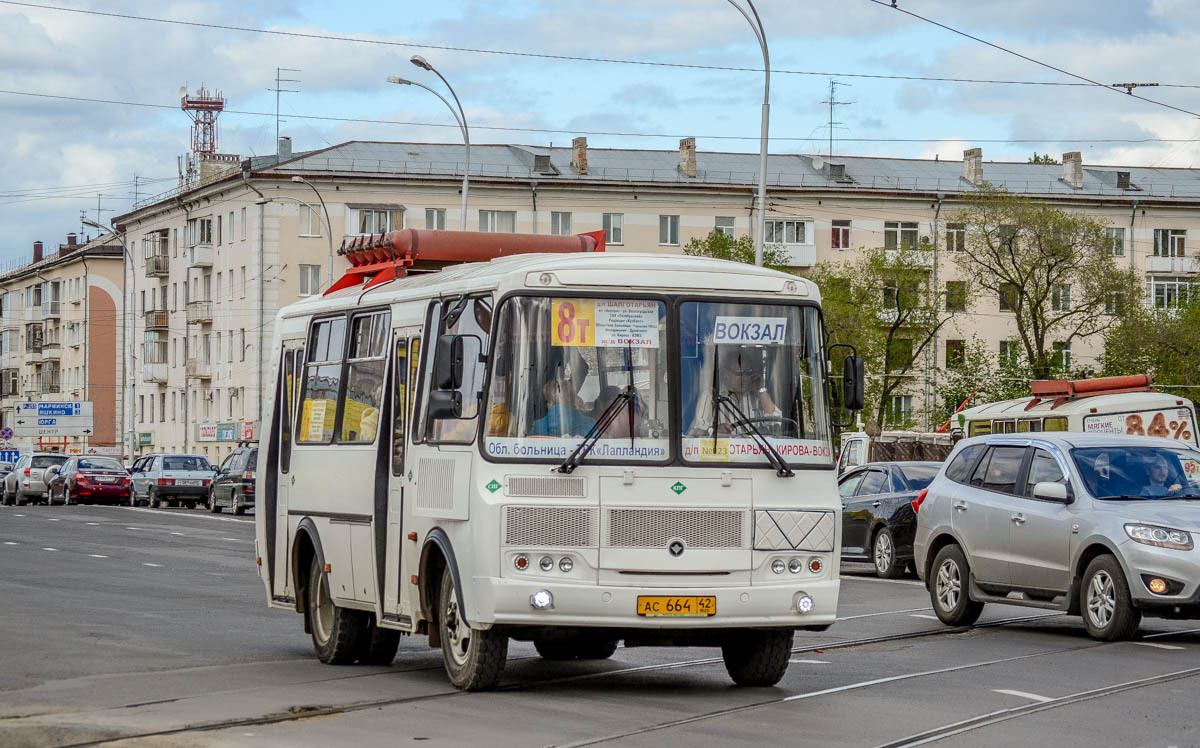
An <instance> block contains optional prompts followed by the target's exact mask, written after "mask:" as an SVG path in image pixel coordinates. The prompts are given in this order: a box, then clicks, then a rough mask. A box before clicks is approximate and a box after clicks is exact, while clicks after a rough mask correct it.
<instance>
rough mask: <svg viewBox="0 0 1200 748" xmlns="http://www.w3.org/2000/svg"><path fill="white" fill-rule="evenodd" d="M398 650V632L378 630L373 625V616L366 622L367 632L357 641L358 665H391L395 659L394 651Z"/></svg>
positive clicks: (378, 628)
mask: <svg viewBox="0 0 1200 748" xmlns="http://www.w3.org/2000/svg"><path fill="white" fill-rule="evenodd" d="M399 648H400V632H399V631H397V630H395V629H385V628H380V627H379V626H378V625H377V624H376V623H375V618H374V616H372V617H371V620H370V621H368V622H367V630H366V631H365V632H363V636H362V638H361V639H360V640H359V647H358V650H359V651H358V663H359V664H360V665H382V666H387V665H391V664H392V660H394V659H396V650H397V649H399Z"/></svg>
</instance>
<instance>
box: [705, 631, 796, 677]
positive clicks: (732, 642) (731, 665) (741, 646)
mask: <svg viewBox="0 0 1200 748" xmlns="http://www.w3.org/2000/svg"><path fill="white" fill-rule="evenodd" d="M791 656H792V631H791V629H788V630H785V631H777V630H770V631H755V630H753V629H751V630H743V631H734V632H730V634H729V636H727V637H726V639H725V641H724V642H723V643H722V644H721V657H722V658H723V659H724V660H725V670H726V671H727V672H728V673H729V677H730V678H732V679H733V682H734V683H736V684H738V685H739V686H773V685H775V684H776V683H778V682H779V681H780V679H782V678H783V674H784V673H785V672H787V668H788V661H789V660H790V659H791Z"/></svg>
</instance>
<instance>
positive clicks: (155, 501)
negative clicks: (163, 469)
mask: <svg viewBox="0 0 1200 748" xmlns="http://www.w3.org/2000/svg"><path fill="white" fill-rule="evenodd" d="M146 503H147V504H149V505H150V508H151V509H158V508H159V507H161V506H162V500H161V499H159V498H158V493H157V492H155V490H154V489H153V488H151V489H149V490H148V491H147V492H146Z"/></svg>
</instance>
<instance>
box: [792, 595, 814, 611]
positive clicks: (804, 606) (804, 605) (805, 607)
mask: <svg viewBox="0 0 1200 748" xmlns="http://www.w3.org/2000/svg"><path fill="white" fill-rule="evenodd" d="M813 605H814V603H813V599H812V598H811V597H809V596H808V595H805V594H803V593H801V594H800V596H799V597H797V598H796V610H797V612H800V613H811V612H812V609H813Z"/></svg>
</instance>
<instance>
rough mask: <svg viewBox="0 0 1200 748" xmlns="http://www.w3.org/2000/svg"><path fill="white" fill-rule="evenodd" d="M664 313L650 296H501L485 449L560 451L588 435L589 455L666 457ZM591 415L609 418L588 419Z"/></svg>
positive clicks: (532, 453) (516, 453)
mask: <svg viewBox="0 0 1200 748" xmlns="http://www.w3.org/2000/svg"><path fill="white" fill-rule="evenodd" d="M666 316H667V307H666V304H664V303H663V302H661V301H655V300H649V299H631V298H575V297H532V296H522V297H515V298H510V299H508V300H507V301H505V302H504V305H503V306H502V307H501V310H500V321H499V324H498V325H497V328H496V330H497V332H496V339H495V354H494V358H493V363H492V376H491V383H490V387H489V393H488V399H487V402H488V405H487V411H486V417H487V420H486V426H485V428H484V438H483V444H484V449H485V450H486V451H487V453H488V454H489V455H491V456H494V457H499V458H518V459H520V458H535V459H563V458H566V457H567V456H568V455H570V454H571V452H572V451H573V450H574V449H575V448H576V447H577V446H578V445H579V443H580V442H581V441H583V440H584V438H585V437H588V436H589V435H591V436H592V437H593V438H596V442H595V445H594V446H593V447H592V449H591V451H590V453H589V454H588V455H587V460H588V461H589V462H599V461H605V460H620V461H622V462H628V461H643V462H647V461H649V462H661V461H664V460H666V459H667V458H668V457H669V456H670V435H669V434H668V430H667V429H668V427H667V424H668V423H669V418H668V412H669V407H670V405H669V400H670V397H669V389H668V388H669V381H668V379H669V377H668V367H667V332H666ZM622 395H625V397H623V398H622V397H621V396H622ZM618 398H620V399H621V402H620V403H618V404H616V405H614V401H615V400H618ZM610 406H612V407H611V408H610ZM606 416H607V417H606ZM598 420H599V421H601V422H602V423H606V424H607V425H606V426H605V427H604V428H599V427H596V424H597V421H598ZM594 427H596V429H597V430H596V432H595V433H592V432H593V428H594Z"/></svg>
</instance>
